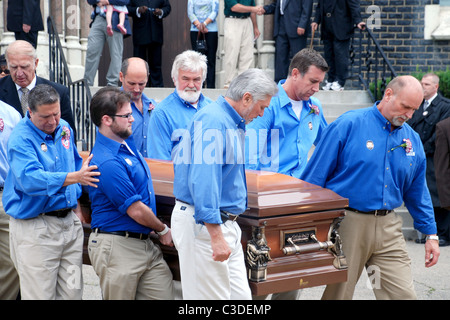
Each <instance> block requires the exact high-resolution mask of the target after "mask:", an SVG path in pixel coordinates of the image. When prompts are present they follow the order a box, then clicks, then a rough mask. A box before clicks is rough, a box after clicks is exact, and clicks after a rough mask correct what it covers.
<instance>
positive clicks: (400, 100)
mask: <svg viewBox="0 0 450 320" xmlns="http://www.w3.org/2000/svg"><path fill="white" fill-rule="evenodd" d="M422 101H423V90H422V85H421V84H420V82H419V80H417V79H416V78H414V77H412V76H398V77H396V78H394V79H392V80H391V82H389V84H388V86H387V87H386V90H385V92H384V96H383V99H382V100H381V102H380V103H379V104H378V110H380V112H381V114H382V115H383V116H384V117H385V118H386V119H387V120H389V121H390V122H391V124H392V125H393V128H392V129H394V128H395V127H399V126H401V125H403V123H405V122H406V121H408V120H409V119H411V117H412V115H413V113H414V111H416V110H417V109H418V108H419V106H420V104H421V103H422Z"/></svg>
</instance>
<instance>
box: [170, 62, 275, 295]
mask: <svg viewBox="0 0 450 320" xmlns="http://www.w3.org/2000/svg"><path fill="white" fill-rule="evenodd" d="M276 92H277V86H276V84H275V82H274V81H273V80H272V79H270V78H269V77H268V76H267V74H265V73H264V71H262V70H258V69H249V70H247V71H245V72H244V73H242V74H241V75H239V76H237V77H236V78H235V79H234V80H233V81H232V82H231V84H230V87H229V89H228V91H227V93H226V94H225V97H223V96H221V97H219V98H218V99H217V101H216V102H214V103H212V104H210V105H208V106H206V107H204V108H203V109H202V110H200V111H199V112H198V113H197V114H196V115H195V116H194V117H193V119H192V121H191V122H190V123H189V125H188V126H187V129H186V132H185V134H184V135H183V138H182V141H181V142H180V144H179V147H178V148H177V151H176V154H175V157H174V171H175V178H174V195H175V198H176V199H177V200H176V203H175V207H174V209H173V213H172V220H171V226H172V230H173V240H174V244H175V246H176V248H177V250H178V257H179V261H180V272H181V287H182V290H183V298H184V299H221V300H222V299H237V300H239V299H251V292H250V288H249V285H248V280H247V275H246V268H245V262H244V255H243V251H242V246H241V230H240V228H239V225H238V224H237V223H236V222H234V220H235V219H236V217H237V216H239V214H241V213H243V212H244V211H245V210H246V209H247V185H246V180H245V168H244V143H245V124H246V123H248V122H250V121H251V120H252V119H254V118H256V117H258V116H262V115H263V114H264V109H265V108H266V107H267V106H268V105H269V103H270V99H271V98H272V96H273V95H274V94H276ZM219 262H221V263H219Z"/></svg>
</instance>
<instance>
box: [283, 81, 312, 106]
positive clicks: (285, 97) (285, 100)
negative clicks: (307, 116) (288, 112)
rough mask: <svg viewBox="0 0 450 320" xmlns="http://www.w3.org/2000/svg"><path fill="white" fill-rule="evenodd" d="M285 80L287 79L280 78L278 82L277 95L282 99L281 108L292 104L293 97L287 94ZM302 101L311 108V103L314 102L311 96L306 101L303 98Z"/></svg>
mask: <svg viewBox="0 0 450 320" xmlns="http://www.w3.org/2000/svg"><path fill="white" fill-rule="evenodd" d="M285 82H286V80H280V81H279V82H278V94H277V95H278V97H279V99H280V106H281V108H284V107H286V106H291V105H292V103H291V99H290V98H289V96H288V95H287V93H286V91H285V90H284V88H283V86H282V85H283V83H285ZM302 102H303V106H307V107H308V108H309V109H311V104H312V101H311V98H309V99H308V100H306V101H305V100H302Z"/></svg>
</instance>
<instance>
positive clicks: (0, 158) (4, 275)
mask: <svg viewBox="0 0 450 320" xmlns="http://www.w3.org/2000/svg"><path fill="white" fill-rule="evenodd" d="M20 119H22V116H21V115H20V113H19V112H18V111H17V110H16V109H14V108H13V107H12V106H10V105H9V104H6V103H4V102H3V101H0V261H1V263H0V278H1V281H0V300H14V299H16V298H17V294H18V293H19V276H18V275H17V271H16V268H15V267H14V263H13V262H12V261H11V257H10V250H9V216H8V215H7V214H6V212H5V209H4V208H3V203H2V198H3V187H4V184H5V179H6V175H7V174H8V171H9V162H8V158H7V144H8V139H9V136H10V134H11V132H12V130H13V129H14V127H15V126H16V125H17V123H18V122H19V121H20Z"/></svg>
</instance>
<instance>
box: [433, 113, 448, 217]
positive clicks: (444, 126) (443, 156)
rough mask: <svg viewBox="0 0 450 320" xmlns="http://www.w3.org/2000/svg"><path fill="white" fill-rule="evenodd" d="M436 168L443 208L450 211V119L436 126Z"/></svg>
mask: <svg viewBox="0 0 450 320" xmlns="http://www.w3.org/2000/svg"><path fill="white" fill-rule="evenodd" d="M434 166H435V169H436V184H437V190H438V194H439V200H440V202H441V207H443V208H447V209H450V118H447V119H445V120H442V121H440V122H438V123H437V125H436V151H435V153H434Z"/></svg>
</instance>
